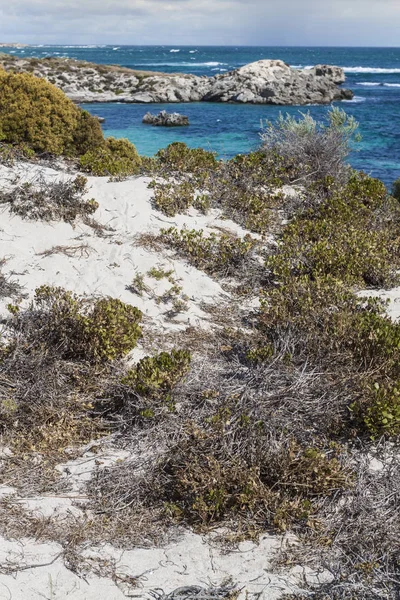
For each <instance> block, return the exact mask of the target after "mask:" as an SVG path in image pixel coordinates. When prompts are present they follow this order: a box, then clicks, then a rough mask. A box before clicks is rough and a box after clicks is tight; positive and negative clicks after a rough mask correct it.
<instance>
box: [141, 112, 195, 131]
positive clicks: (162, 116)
mask: <svg viewBox="0 0 400 600" xmlns="http://www.w3.org/2000/svg"><path fill="white" fill-rule="evenodd" d="M142 122H143V123H146V124H148V125H157V126H161V127H182V126H184V125H189V118H188V117H185V115H180V114H179V113H177V112H174V113H168V112H167V111H166V110H162V111H161V112H159V113H158V115H153V114H152V113H150V112H148V113H146V114H145V115H144V117H143V121H142Z"/></svg>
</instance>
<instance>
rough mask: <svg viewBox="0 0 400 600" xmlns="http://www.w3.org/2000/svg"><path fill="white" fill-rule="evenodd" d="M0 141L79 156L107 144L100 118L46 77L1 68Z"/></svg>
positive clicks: (39, 150)
mask: <svg viewBox="0 0 400 600" xmlns="http://www.w3.org/2000/svg"><path fill="white" fill-rule="evenodd" d="M0 141H3V142H6V143H9V144H26V145H27V146H28V147H29V148H31V149H32V150H34V151H35V152H46V153H51V154H56V155H59V154H63V155H66V156H79V155H81V154H84V153H85V152H87V151H89V150H95V149H96V148H98V147H101V146H102V145H103V144H104V138H103V133H102V130H101V127H100V124H99V122H98V120H97V119H96V118H95V117H92V116H91V115H89V114H88V113H87V112H85V111H83V110H81V109H80V108H78V107H77V106H75V104H74V103H73V102H72V101H71V100H69V99H68V98H67V96H66V95H65V94H64V93H63V92H62V91H61V90H59V89H58V88H56V87H55V86H54V85H52V84H50V83H48V82H47V81H46V80H45V79H42V78H38V77H35V76H33V75H31V74H28V73H17V74H15V73H11V72H6V71H4V70H2V69H0Z"/></svg>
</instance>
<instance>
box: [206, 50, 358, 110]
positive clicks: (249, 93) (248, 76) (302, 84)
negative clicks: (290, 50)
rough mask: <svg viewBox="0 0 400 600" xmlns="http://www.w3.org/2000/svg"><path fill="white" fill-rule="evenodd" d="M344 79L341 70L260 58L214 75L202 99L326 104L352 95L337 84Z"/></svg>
mask: <svg viewBox="0 0 400 600" xmlns="http://www.w3.org/2000/svg"><path fill="white" fill-rule="evenodd" d="M344 81H345V75H344V72H343V69H341V68H340V67H333V66H328V65H317V66H316V67H313V68H311V69H302V70H300V69H293V68H292V67H290V66H289V65H287V64H286V63H284V62H283V61H281V60H259V61H257V62H254V63H251V64H249V65H245V66H244V67H241V68H240V69H237V70H235V71H231V72H229V73H224V74H222V75H217V76H215V77H214V78H212V80H211V88H210V91H209V92H208V93H207V94H206V95H205V97H204V98H203V100H204V101H208V102H244V103H246V102H248V103H251V104H280V105H283V104H301V105H304V104H329V103H331V102H332V101H333V100H341V99H348V98H349V96H350V97H353V94H352V92H349V90H343V89H341V88H339V87H337V85H338V84H341V83H343V82H344Z"/></svg>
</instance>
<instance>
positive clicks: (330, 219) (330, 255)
mask: <svg viewBox="0 0 400 600" xmlns="http://www.w3.org/2000/svg"><path fill="white" fill-rule="evenodd" d="M399 226H400V211H399V208H398V207H397V206H396V205H394V204H393V202H391V201H390V199H389V198H388V196H387V192H386V189H385V186H384V185H383V184H382V183H381V182H379V181H377V180H373V179H371V178H369V177H367V176H365V175H363V174H361V175H353V177H352V178H351V179H350V181H349V183H348V184H347V185H346V186H345V187H344V188H342V189H341V190H340V191H338V192H334V193H333V195H332V197H330V198H328V199H327V200H325V201H324V202H323V203H322V204H321V205H320V206H318V207H317V208H315V209H310V210H307V211H305V212H304V213H301V214H300V215H299V216H297V217H296V218H295V219H294V220H293V221H292V222H291V223H290V224H289V225H288V226H287V227H286V228H285V230H284V232H283V235H282V238H281V243H280V246H279V249H278V251H277V252H276V253H275V255H274V256H272V257H271V258H270V260H269V261H268V266H269V267H270V268H271V269H272V272H273V274H274V276H276V277H278V278H279V279H288V278H290V277H299V276H308V277H310V278H311V279H315V278H318V277H325V276H332V277H334V278H336V279H337V280H340V281H342V282H344V283H346V284H348V285H352V284H358V285H363V286H372V287H373V286H380V287H383V286H393V285H394V284H396V282H397V280H398V277H397V274H396V271H397V265H398V264H399V261H398V257H399V255H400V254H399V240H400V238H399V232H400V227H399Z"/></svg>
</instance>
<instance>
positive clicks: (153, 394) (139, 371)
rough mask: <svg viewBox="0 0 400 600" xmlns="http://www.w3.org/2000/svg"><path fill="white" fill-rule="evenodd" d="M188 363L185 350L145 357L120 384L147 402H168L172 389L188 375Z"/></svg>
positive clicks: (188, 356)
mask: <svg viewBox="0 0 400 600" xmlns="http://www.w3.org/2000/svg"><path fill="white" fill-rule="evenodd" d="M190 362H191V355H190V352H188V351H187V350H172V351H171V352H160V353H159V354H156V355H155V356H147V357H146V358H143V359H142V360H140V361H139V362H138V364H137V365H136V367H135V368H134V369H131V370H130V371H129V372H128V374H127V375H126V376H125V377H124V378H123V379H122V383H123V384H125V385H127V386H129V387H130V388H131V389H132V390H134V392H135V393H137V394H139V396H142V397H144V398H147V399H149V400H168V399H170V393H171V391H172V389H173V388H174V387H175V386H176V385H177V383H179V381H181V380H182V379H183V377H184V376H185V375H186V374H187V373H188V371H189V368H190Z"/></svg>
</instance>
